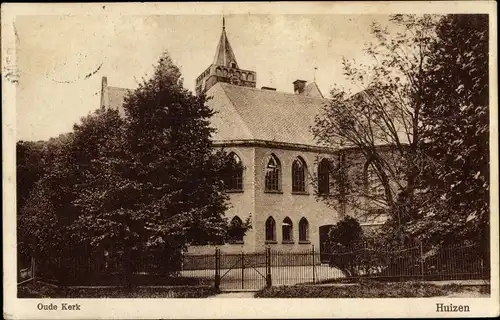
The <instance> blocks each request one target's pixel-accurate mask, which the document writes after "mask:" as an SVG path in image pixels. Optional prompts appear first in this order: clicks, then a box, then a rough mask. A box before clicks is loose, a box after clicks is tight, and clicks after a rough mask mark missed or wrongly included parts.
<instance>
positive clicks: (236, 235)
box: [228, 216, 245, 243]
mask: <svg viewBox="0 0 500 320" xmlns="http://www.w3.org/2000/svg"><path fill="white" fill-rule="evenodd" d="M244 234H245V230H244V228H243V221H241V219H240V218H239V217H238V216H235V217H234V218H233V219H231V223H230V224H229V228H228V238H229V242H230V243H242V242H243V236H244Z"/></svg>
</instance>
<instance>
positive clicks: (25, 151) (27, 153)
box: [16, 141, 46, 211]
mask: <svg viewBox="0 0 500 320" xmlns="http://www.w3.org/2000/svg"><path fill="white" fill-rule="evenodd" d="M45 145H46V143H45V142H44V141H37V142H33V141H18V142H17V143H16V174H17V179H16V187H17V210H18V211H19V210H20V209H21V208H22V207H23V206H24V203H25V202H26V200H27V198H28V196H29V193H30V192H31V190H32V189H33V187H34V186H35V184H36V182H37V181H38V180H40V178H41V177H42V175H43V174H44V165H43V162H42V161H43V158H44V153H43V151H44V148H45Z"/></svg>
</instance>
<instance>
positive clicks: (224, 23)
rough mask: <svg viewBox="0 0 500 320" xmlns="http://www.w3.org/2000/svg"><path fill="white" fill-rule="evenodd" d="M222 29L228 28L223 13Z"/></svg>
mask: <svg viewBox="0 0 500 320" xmlns="http://www.w3.org/2000/svg"><path fill="white" fill-rule="evenodd" d="M222 29H226V18H225V17H224V15H222Z"/></svg>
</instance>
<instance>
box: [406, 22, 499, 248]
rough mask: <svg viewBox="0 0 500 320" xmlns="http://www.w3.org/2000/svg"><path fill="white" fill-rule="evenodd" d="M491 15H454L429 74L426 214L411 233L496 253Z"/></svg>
mask: <svg viewBox="0 0 500 320" xmlns="http://www.w3.org/2000/svg"><path fill="white" fill-rule="evenodd" d="M488 28H489V25H488V16H487V15H448V16H445V17H443V18H442V19H441V20H440V22H439V25H438V28H437V32H436V33H437V37H436V38H435V40H433V41H432V45H431V52H432V55H431V56H430V59H429V61H428V69H427V72H426V78H425V84H424V85H425V88H426V90H425V95H424V97H423V100H424V104H423V108H422V129H421V130H422V136H423V139H422V141H421V148H422V149H423V150H424V153H425V155H426V157H427V161H426V162H425V164H426V165H425V167H424V170H423V175H422V182H421V183H422V185H421V189H422V190H423V191H422V193H421V197H422V206H421V208H420V210H419V219H414V220H412V221H411V223H409V224H408V226H407V228H408V230H409V232H410V233H411V234H412V235H414V236H418V237H420V238H422V239H424V240H425V241H427V242H430V243H433V244H445V245H446V244H450V243H454V242H456V241H459V240H464V239H470V240H480V242H481V248H482V249H484V252H483V253H484V255H485V258H487V257H488V256H489V250H488V248H489V212H490V211H489V144H488V142H489V81H488V79H489V67H488V62H489V51H488V41H489V34H488Z"/></svg>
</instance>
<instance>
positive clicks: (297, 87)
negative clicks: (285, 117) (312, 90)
mask: <svg viewBox="0 0 500 320" xmlns="http://www.w3.org/2000/svg"><path fill="white" fill-rule="evenodd" d="M306 82H307V81H305V80H295V81H294V82H293V92H295V94H303V93H304V88H305V86H306Z"/></svg>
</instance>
